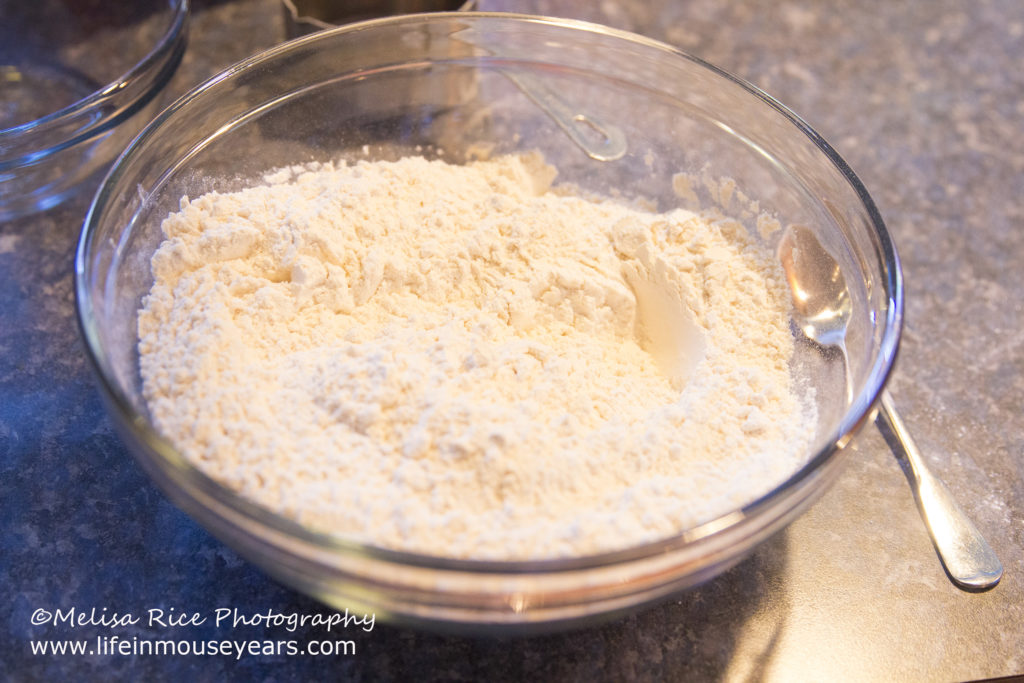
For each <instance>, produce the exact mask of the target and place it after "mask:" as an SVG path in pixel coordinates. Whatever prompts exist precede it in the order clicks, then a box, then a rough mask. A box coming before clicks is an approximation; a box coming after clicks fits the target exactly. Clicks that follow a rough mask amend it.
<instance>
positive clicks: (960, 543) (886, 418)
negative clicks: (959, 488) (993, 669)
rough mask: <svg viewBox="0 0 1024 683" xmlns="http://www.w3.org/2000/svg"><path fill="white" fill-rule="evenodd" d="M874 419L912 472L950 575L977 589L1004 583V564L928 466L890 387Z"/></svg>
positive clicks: (924, 515) (916, 493) (916, 497)
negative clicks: (898, 411)
mask: <svg viewBox="0 0 1024 683" xmlns="http://www.w3.org/2000/svg"><path fill="white" fill-rule="evenodd" d="M875 423H876V424H877V425H878V427H879V429H880V430H881V432H882V434H883V436H885V437H886V440H887V441H888V442H889V446H890V447H891V448H892V449H893V453H894V454H895V456H896V459H897V460H899V462H900V465H901V466H902V467H903V471H904V473H905V474H906V475H907V480H908V481H909V482H910V485H911V488H913V490H914V500H915V501H916V502H917V508H918V510H919V511H920V513H921V517H922V519H924V523H925V526H926V527H928V533H929V535H931V537H932V543H933V544H934V545H935V550H936V552H938V554H939V559H940V560H942V564H943V566H944V567H945V568H946V572H947V573H948V574H949V577H950V578H951V579H952V580H953V582H954V583H955V584H956V585H958V586H960V587H961V588H964V589H966V590H972V591H979V590H985V589H988V588H992V587H993V586H995V585H996V584H997V583H999V579H1000V578H1002V576H1003V565H1002V563H1000V562H999V558H998V557H996V554H995V553H994V552H993V551H992V548H991V546H989V544H988V543H987V542H986V541H985V539H984V537H982V535H981V532H979V531H978V529H977V527H975V526H974V523H973V522H971V520H970V519H968V517H967V515H966V514H965V513H964V511H963V510H962V509H961V508H960V506H959V505H957V502H956V500H954V499H953V495H952V494H951V493H950V492H949V489H948V488H946V485H945V484H943V483H942V481H941V480H940V479H938V478H937V477H936V476H935V475H933V474H932V473H931V471H929V469H928V467H927V466H926V465H925V463H924V458H923V457H922V456H921V452H920V451H919V450H918V449H917V445H916V444H915V443H914V439H913V438H912V437H911V436H910V432H909V431H907V427H906V425H904V424H903V420H902V419H900V416H899V414H898V413H897V412H896V407H895V406H894V405H893V402H892V397H890V396H889V392H887V391H883V392H882V400H881V407H880V409H879V411H878V416H877V417H876V418H875Z"/></svg>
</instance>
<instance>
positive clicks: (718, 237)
mask: <svg viewBox="0 0 1024 683" xmlns="http://www.w3.org/2000/svg"><path fill="white" fill-rule="evenodd" d="M554 177H555V170H554V169H553V168H552V167H550V166H547V165H545V163H544V162H543V159H542V158H541V157H540V156H539V155H525V156H515V157H501V158H497V159H494V160H489V161H478V162H474V163H471V164H468V165H464V166H457V165H450V164H447V163H445V162H442V161H428V160H426V159H424V158H420V157H410V158H405V159H402V160H399V161H397V162H367V161H361V162H358V163H355V164H354V165H344V164H339V165H312V166H308V167H302V168H300V167H295V168H291V169H285V170H283V171H280V172H276V173H275V174H273V175H270V176H267V177H266V178H265V182H266V184H265V185H263V186H260V187H252V188H250V189H246V190H242V191H240V192H235V193H231V194H217V193H211V194H207V195H204V196H202V197H199V198H198V199H194V200H190V199H188V198H187V197H186V198H183V199H182V201H181V210H180V212H178V213H174V214H172V215H170V216H169V217H168V218H167V219H166V220H165V221H164V223H163V226H162V227H163V231H164V234H165V236H166V240H165V241H164V242H163V244H162V245H161V246H160V248H159V249H158V250H157V252H156V253H155V255H154V256H153V259H152V270H153V275H154V278H155V282H154V284H153V288H152V290H151V292H150V294H149V295H148V296H147V297H146V298H145V300H144V302H143V308H142V310H141V311H140V314H139V324H138V327H139V340H140V341H139V353H140V366H141V374H142V378H143V386H144V393H145V397H146V399H147V402H148V405H149V408H150V411H151V414H152V416H153V419H154V421H155V423H156V425H157V427H158V429H159V430H160V431H161V432H162V433H164V434H165V435H166V436H167V437H168V438H169V439H170V440H171V441H172V442H173V443H175V444H176V445H177V447H179V448H180V449H181V450H182V451H183V452H184V454H185V455H186V457H188V458H189V459H190V460H191V461H193V462H194V463H195V464H196V465H197V466H198V467H200V468H201V469H202V470H204V471H205V472H207V473H208V474H209V475H210V476H212V477H214V478H215V479H217V480H219V481H221V482H223V483H224V484H226V485H227V486H229V487H232V488H233V489H235V490H237V491H239V492H241V493H242V494H243V495H245V496H247V497H249V498H251V499H252V500H254V501H256V502H258V503H260V504H262V505H264V506H266V507H268V508H270V509H271V510H274V511H276V512H278V513H280V514H282V515H285V516H288V517H291V518H294V519H296V520H298V521H300V522H302V523H305V524H307V525H309V526H311V527H314V528H317V529H320V530H325V531H328V532H334V533H338V534H342V535H345V536H348V537H350V538H353V539H356V540H360V541H364V542H369V543H372V544H375V545H378V546H383V547H388V548H394V549H400V550H407V551H413V552H421V553H426V554H431V555H442V556H447V557H472V558H486V559H537V558H550V557H565V556H578V555H584V554H591V553H595V552H601V551H608V550H615V549H620V548H623V547H628V546H632V545H636V544H638V543H642V542H647V541H653V540H657V539H660V538H664V537H667V536H670V535H673V534H677V533H679V532H680V531H682V530H685V529H687V528H690V527H692V526H693V525H695V524H697V523H700V522H702V521H707V520H709V519H711V518H713V517H715V516H717V515H720V514H724V513H726V512H728V511H731V510H733V509H735V508H736V507H738V506H740V505H743V504H746V503H748V502H751V501H752V500H754V499H755V498H756V497H758V496H760V495H761V494H763V493H766V492H767V491H769V490H770V489H771V488H773V487H774V486H776V485H777V484H779V483H781V482H782V481H783V480H784V479H785V478H787V477H788V476H789V475H791V474H792V473H793V472H794V471H795V470H796V469H797V468H798V467H799V466H800V465H801V464H802V462H803V459H804V457H805V454H806V452H807V451H808V444H809V441H810V439H811V438H812V436H813V425H814V423H815V417H814V413H813V408H810V407H809V406H808V405H807V401H805V400H802V398H801V397H800V396H798V393H797V391H796V389H795V385H794V382H793V379H792V378H791V377H790V372H789V369H788V363H789V359H790V356H791V354H792V351H793V341H792V336H791V333H790V329H789V325H788V315H787V312H788V309H789V293H788V290H787V289H786V285H785V282H784V279H783V277H782V274H781V272H779V270H778V266H777V265H776V264H775V262H774V260H773V259H772V257H771V255H770V254H768V253H766V252H765V251H764V250H763V249H761V248H759V247H758V246H756V244H755V242H753V241H752V240H751V239H750V238H749V237H748V236H747V234H746V232H745V230H744V229H743V228H742V226H740V225H739V224H738V223H736V222H734V221H730V220H721V219H720V220H708V219H705V218H702V217H700V216H698V215H696V214H694V213H690V212H688V211H684V210H676V211H672V212H669V213H665V214H656V213H650V212H646V211H643V210H639V209H637V208H633V207H629V206H625V205H623V204H621V203H616V202H613V201H611V200H596V199H594V198H587V199H584V198H581V197H579V196H574V195H573V194H571V193H569V192H568V191H567V190H564V189H560V188H557V187H554V188H553V187H552V183H553V181H554Z"/></svg>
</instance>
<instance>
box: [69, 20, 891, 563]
mask: <svg viewBox="0 0 1024 683" xmlns="http://www.w3.org/2000/svg"><path fill="white" fill-rule="evenodd" d="M468 17H476V18H483V19H497V20H502V21H509V22H526V23H541V24H549V25H553V26H558V27H563V28H566V29H572V30H577V31H585V32H592V33H597V34H601V35H604V36H608V37H611V38H615V39H620V40H624V41H628V42H632V43H634V44H637V45H641V46H644V47H646V48H649V49H655V50H658V51H661V52H663V53H665V54H666V55H669V56H671V57H672V58H675V59H684V60H687V61H689V62H691V63H693V64H695V65H697V66H699V67H701V68H704V69H706V70H708V71H710V72H712V73H713V74H715V75H717V76H719V77H721V78H724V79H726V80H728V81H731V82H732V83H734V84H736V85H739V86H740V87H741V88H743V89H744V90H745V91H747V93H749V94H750V95H752V96H754V97H756V98H757V99H759V100H761V101H762V102H764V103H765V104H767V105H769V106H770V107H771V108H772V109H774V110H776V112H777V113H779V114H781V115H782V116H783V117H785V118H786V119H788V120H789V122H790V123H791V124H792V125H793V126H794V127H795V128H796V129H798V130H799V131H801V132H802V133H803V134H804V135H805V136H806V137H807V138H809V139H810V140H811V141H812V142H813V143H814V145H815V146H816V147H817V149H818V150H819V151H820V152H821V153H822V154H823V155H824V156H825V157H826V158H828V159H829V161H831V163H832V164H833V165H834V166H835V168H836V169H837V170H838V171H839V173H840V174H841V175H842V176H843V177H844V178H845V180H846V181H847V182H848V183H849V184H850V186H851V187H852V188H853V190H854V191H855V193H856V195H857V197H858V198H859V200H860V202H861V204H862V207H863V209H864V211H865V212H866V214H867V215H868V217H869V219H870V223H871V227H872V229H873V231H874V237H875V238H876V239H877V241H878V246H879V248H880V252H881V257H882V260H883V264H882V265H883V270H884V275H885V279H884V282H883V283H882V284H883V285H884V290H885V292H886V294H887V298H888V307H887V311H886V316H885V320H884V322H883V329H882V337H881V341H880V343H879V348H878V351H877V357H876V359H875V362H874V363H873V366H872V367H871V368H870V370H869V374H868V383H867V385H866V386H865V387H864V389H863V390H862V391H861V393H860V394H859V395H858V396H857V397H855V398H854V401H853V402H852V403H851V405H850V407H849V408H848V409H847V412H846V413H845V414H844V416H843V419H842V420H841V422H840V428H839V430H838V432H837V433H836V434H835V435H834V438H833V439H832V440H831V441H829V443H828V444H827V445H826V446H824V447H823V448H822V449H821V450H820V451H819V452H817V453H816V454H815V455H814V457H812V458H811V459H809V460H808V462H807V463H806V464H805V465H804V466H803V467H802V468H801V469H800V470H798V471H797V472H796V473H794V474H793V475H792V476H790V477H789V478H788V479H787V480H786V481H784V482H783V483H782V484H780V485H779V486H777V487H776V488H775V489H773V490H772V491H770V492H768V493H767V494H765V495H764V496H762V497H761V498H759V499H757V500H756V501H754V502H752V503H750V504H748V505H746V506H744V507H742V508H740V509H739V510H735V511H733V512H730V513H727V514H725V515H722V516H720V517H719V518H717V519H714V520H711V521H708V522H706V523H704V524H701V525H698V526H697V527H694V528H692V529H688V530H686V531H684V532H682V533H680V534H678V535H675V536H672V537H669V538H665V539H661V540H658V541H653V542H649V543H644V544H641V545H637V546H632V547H629V548H626V549H622V550H617V551H612V552H604V553H599V554H594V555H588V556H583V557H572V558H553V559H541V560H475V559H456V558H446V557H441V556H432V555H423V554H418V553H410V552H404V551H396V550H390V549H387V548H381V547H377V546H373V545H370V544H364V543H360V542H356V541H353V540H351V539H349V538H346V537H345V536H344V535H342V534H329V533H323V532H318V531H313V530H311V529H308V528H306V527H304V526H302V525H300V524H298V523H297V522H294V521H292V520H290V519H288V518H285V517H283V516H281V515H278V514H276V513H273V512H271V511H270V510H267V509H266V508H263V507H261V506H258V505H256V504H254V503H252V502H251V501H249V500H247V499H246V498H243V497H242V496H240V495H239V494H237V493H235V492H234V491H232V490H230V489H229V488H227V487H226V486H224V485H222V484H220V483H219V482H217V481H215V480H213V479H211V478H210V477H209V476H207V475H206V474H204V473H203V472H202V471H200V470H199V469H198V468H196V467H195V466H193V465H192V464H191V463H190V462H189V461H188V460H186V459H185V458H184V456H182V455H181V454H180V453H179V452H178V451H177V450H176V449H175V448H174V447H173V446H172V445H171V444H170V443H169V442H168V441H167V440H165V439H164V438H163V437H162V436H160V435H159V434H158V433H157V432H156V431H155V429H154V428H153V427H152V426H151V425H150V424H149V422H148V420H146V419H145V418H144V417H143V416H142V415H140V414H138V413H137V412H136V411H135V410H134V408H133V407H132V405H131V402H130V401H129V399H128V398H127V397H126V396H125V395H124V394H123V393H122V392H121V391H120V389H119V388H118V385H117V382H116V381H115V380H114V379H112V378H113V377H114V373H113V370H112V369H111V368H110V367H109V364H108V362H107V360H106V354H105V352H104V349H103V345H102V342H101V340H100V337H99V335H98V332H97V325H98V321H97V319H96V318H95V317H94V311H93V306H92V302H91V294H90V293H89V282H90V264H91V262H92V258H91V254H92V244H93V241H94V236H95V234H96V232H97V230H98V226H99V220H100V217H101V216H102V215H103V212H104V207H105V206H106V204H107V203H108V202H110V201H111V200H112V199H116V197H115V196H112V193H111V191H110V190H111V187H112V186H113V185H114V184H115V183H116V181H117V180H118V178H119V176H120V174H121V169H122V167H123V166H124V165H125V162H126V161H127V160H128V159H130V158H132V157H133V155H134V154H135V153H136V152H137V151H138V150H139V149H140V148H142V147H143V146H144V144H145V143H146V141H147V139H149V138H150V137H152V136H154V135H157V134H159V131H160V128H161V125H162V123H163V122H164V121H165V120H166V119H168V118H169V117H172V116H174V115H175V114H176V113H177V112H179V111H181V110H182V109H184V108H186V107H188V106H189V104H190V103H191V102H192V101H193V100H195V99H196V98H199V97H202V96H203V94H204V93H205V92H206V91H207V90H208V89H210V88H211V87H212V86H213V85H215V84H218V83H221V82H223V81H225V80H226V79H230V78H232V77H234V76H236V75H237V74H239V73H242V72H245V71H247V70H250V69H254V68H259V67H260V66H262V65H264V64H266V63H268V62H271V61H273V60H275V59H277V58H280V57H283V56H286V55H288V54H289V53H290V52H292V51H294V50H297V49H301V48H304V47H305V46H306V45H308V44H309V43H313V42H317V41H321V40H324V39H325V38H327V37H329V36H336V35H339V34H344V33H349V32H355V31H365V30H372V29H374V28H375V27H377V26H384V25H389V24H397V23H404V22H408V23H416V22H429V21H446V20H450V19H466V18H468ZM903 296H904V295H903V277H902V272H901V268H900V261H899V257H898V255H897V252H896V248H895V245H894V244H893V242H892V240H891V238H890V236H889V233H888V231H887V229H886V227H885V224H884V222H883V220H882V217H881V214H880V213H879V211H878V209H877V207H876V206H875V204H874V201H873V200H872V199H871V197H870V195H869V194H868V192H867V189H866V188H865V187H864V185H863V183H862V182H861V181H860V179H859V178H858V177H857V176H856V174H855V173H854V172H853V170H852V169H851V168H850V166H849V165H848V164H847V163H846V162H845V161H844V160H843V159H842V157H840V155H839V154H838V153H837V152H836V151H835V150H834V149H833V148H832V147H831V146H830V145H829V144H828V143H827V142H826V141H825V140H824V139H823V138H822V137H821V136H820V135H819V134H818V133H817V132H816V131H815V130H814V129H813V128H811V126H810V125H809V124H808V123H807V122H805V121H804V120H803V119H802V118H801V117H800V116H798V115H797V114H796V113H794V112H793V111H792V110H790V109H789V108H788V107H786V106H785V105H783V104H782V103H781V102H779V101H778V100H776V99H775V98H774V97H772V96H771V95H768V94H767V93H765V92H764V91H762V90H761V89H760V88H758V87H757V86H754V85H753V84H751V83H749V82H747V81H745V80H743V79H741V78H739V77H737V76H734V75H732V74H730V73H728V72H726V71H724V70H722V69H720V68H718V67H716V66H714V65H712V64H710V63H708V62H705V61H704V60H702V59H700V58H698V57H695V56H693V55H690V54H688V53H686V52H683V51H681V50H679V49H678V48H675V47H673V46H671V45H668V44H666V43H663V42H660V41H657V40H654V39H651V38H647V37H645V36H641V35H638V34H634V33H630V32H627V31H623V30H619V29H615V28H611V27H608V26H603V25H600V24H594V23H590V22H585V21H579V20H574V19H563V18H556V17H548V16H541V15H528V14H516V13H505V12H466V11H456V12H434V13H424V14H408V15H401V16H396V17H387V18H381V19H371V20H368V21H362V22H358V23H353V24H347V25H344V26H340V27H338V28H335V29H328V30H325V31H320V32H317V33H313V34H310V35H307V36H303V37H300V38H297V39H295V40H292V41H289V42H286V43H282V44H280V45H277V46H275V47H272V48H269V49H267V50H265V51H262V52H260V53H257V54H255V55H253V56H251V57H249V58H247V59H245V60H242V61H240V62H238V63H236V64H235V65H233V66H231V67H228V68H227V69H225V70H224V71H222V72H220V73H219V74H217V75H215V76H213V77H211V78H210V79H208V80H207V81H205V82H203V83H202V84H200V85H198V86H196V87H195V88H193V89H192V90H191V91H189V92H188V93H186V94H185V95H183V96H182V97H180V98H179V99H178V100H177V101H176V102H174V104H172V105H171V106H170V107H168V108H167V109H166V110H164V112H163V113H161V114H160V115H159V116H158V117H157V118H156V119H154V120H153V121H152V122H151V123H150V124H149V125H148V126H147V127H146V128H145V129H144V130H143V131H142V132H141V133H140V134H139V135H138V136H137V137H136V138H135V140H133V141H132V143H131V144H130V145H129V146H128V147H127V148H126V150H125V151H124V152H123V153H122V155H121V156H120V158H119V159H118V160H117V161H116V162H115V164H114V165H113V167H112V168H111V169H110V171H109V172H108V174H107V176H106V178H105V179H104V180H103V182H102V184H101V185H100V188H99V190H98V191H97V193H96V195H95V197H94V199H93V202H92V204H91V206H90V208H89V212H88V214H87V216H86V219H85V223H84V225H83V229H82V232H81V234H80V237H79V242H78V246H77V250H76V255H75V304H76V312H77V321H78V326H79V331H80V333H81V335H82V337H83V340H84V341H85V347H86V352H87V356H88V359H89V362H90V364H91V366H92V368H93V371H94V374H95V376H96V378H97V381H98V384H99V387H100V389H101V391H102V392H103V394H104V395H105V398H106V399H107V402H108V405H109V406H110V407H111V409H112V410H114V411H115V412H116V417H117V418H118V420H119V422H120V424H121V425H123V426H125V428H127V429H129V430H131V433H132V436H133V437H134V438H136V439H138V440H139V441H140V442H141V443H143V444H145V445H146V446H147V447H148V448H149V450H150V451H151V452H152V453H153V454H155V455H156V456H157V457H159V458H162V459H163V460H164V461H165V462H164V463H163V464H164V465H165V466H168V467H170V468H172V469H173V470H175V471H176V474H177V475H178V476H179V477H181V479H182V480H183V481H186V482H187V483H188V486H189V487H191V488H192V489H193V490H192V491H191V492H189V495H190V496H191V497H192V498H193V499H195V498H196V497H195V495H194V493H195V492H199V493H201V494H202V495H204V496H210V497H212V498H213V499H215V500H217V501H218V503H220V504H223V505H225V506H226V507H227V508H228V509H230V510H231V512H232V513H233V515H238V516H239V517H241V518H243V519H245V520H246V521H248V522H252V523H254V524H255V525H258V526H263V527H268V528H269V529H270V530H272V531H273V532H276V533H278V534H282V535H285V536H289V537H291V538H293V539H295V540H296V541H298V542H302V543H308V544H310V545H312V546H314V547H316V548H317V550H319V551H323V552H326V553H329V554H330V553H338V554H340V555H344V556H358V557H362V558H367V559H376V560H380V561H382V562H384V563H386V564H395V565H402V566H408V567H415V568H423V569H437V570H446V571H452V572H470V573H479V574H506V575H509V574H511V575H529V574H553V573H558V572H572V571H579V570H586V569H604V568H612V567H615V566H617V565H621V564H624V563H628V562H632V561H636V560H643V559H648V558H653V557H656V556H659V555H662V554H664V553H666V552H671V551H678V550H681V549H683V548H685V547H688V546H695V545H698V544H701V543H704V542H706V541H710V540H712V539H714V538H716V537H719V536H722V535H723V534H725V533H726V532H729V531H734V530H735V529H736V528H737V527H739V526H741V525H743V524H745V523H749V522H750V521H751V520H756V518H758V517H759V516H760V515H761V513H763V512H766V511H767V510H769V509H770V508H771V507H772V506H773V504H774V503H776V502H778V500H779V499H780V498H785V497H786V494H788V493H793V492H795V491H796V490H798V489H800V488H801V485H802V484H804V483H805V481H806V480H807V479H809V478H810V477H813V476H814V475H815V474H817V473H818V472H819V471H820V470H822V469H824V467H825V465H827V464H829V463H830V462H831V461H832V460H833V458H834V457H835V456H836V455H837V453H838V452H839V451H841V450H842V449H843V448H844V447H845V446H846V444H847V443H848V442H849V441H850V439H851V438H852V437H853V435H854V434H856V432H857V431H859V429H860V428H861V427H862V426H863V425H864V424H865V422H867V421H868V419H869V418H870V417H871V416H872V415H873V412H874V407H875V405H876V403H877V401H878V399H879V397H880V396H881V392H882V390H883V388H884V386H885V383H886V381H887V380H888V378H889V376H890V374H891V372H892V369H893V366H894V363H895V360H896V354H897V350H898V346H899V338H900V332H901V328H902V319H903ZM134 455H135V456H136V457H137V458H138V457H139V453H138V452H137V450H136V451H135V452H134ZM225 521H227V520H225ZM228 523H229V524H232V525H234V523H233V522H228ZM249 531H251V529H250V530H249Z"/></svg>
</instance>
